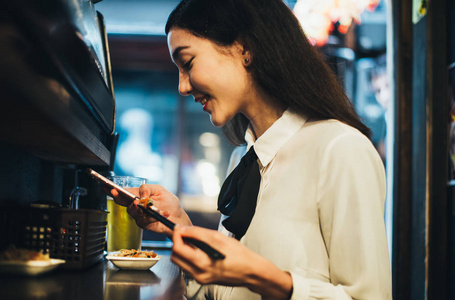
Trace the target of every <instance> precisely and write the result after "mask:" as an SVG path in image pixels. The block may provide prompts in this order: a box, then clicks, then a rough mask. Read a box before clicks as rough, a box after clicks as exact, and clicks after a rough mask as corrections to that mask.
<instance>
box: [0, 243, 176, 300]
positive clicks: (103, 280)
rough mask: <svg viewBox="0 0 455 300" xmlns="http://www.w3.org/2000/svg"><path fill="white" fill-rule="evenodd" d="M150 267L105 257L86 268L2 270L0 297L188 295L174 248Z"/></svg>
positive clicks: (132, 299) (112, 299) (76, 298)
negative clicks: (121, 265)
mask: <svg viewBox="0 0 455 300" xmlns="http://www.w3.org/2000/svg"><path fill="white" fill-rule="evenodd" d="M155 252H157V253H158V254H159V255H161V256H162V258H161V259H160V261H159V262H158V263H157V264H155V265H154V266H153V267H151V268H150V269H149V270H146V271H135V270H121V269H118V268H117V267H115V266H114V265H113V264H112V262H110V261H108V260H106V259H105V258H104V259H103V260H101V261H100V262H98V263H96V264H94V265H93V266H91V267H89V268H87V269H84V270H67V269H64V268H58V269H56V270H54V271H51V272H49V273H46V274H41V275H38V276H20V275H7V274H0V299H4V300H12V299H21V300H26V299H43V300H45V299H65V300H73V299H74V300H79V299H84V300H88V299H94V300H96V299H105V300H108V299H109V300H115V299H128V300H135V299H160V300H161V299H184V298H183V289H184V284H183V280H182V276H181V272H180V269H179V268H178V267H177V266H176V265H175V264H173V263H172V262H171V260H170V250H157V251H155Z"/></svg>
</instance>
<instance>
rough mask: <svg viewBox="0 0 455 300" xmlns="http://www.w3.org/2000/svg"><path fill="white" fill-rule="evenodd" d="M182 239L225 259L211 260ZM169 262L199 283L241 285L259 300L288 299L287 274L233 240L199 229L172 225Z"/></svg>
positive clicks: (289, 285)
mask: <svg viewBox="0 0 455 300" xmlns="http://www.w3.org/2000/svg"><path fill="white" fill-rule="evenodd" d="M182 237H190V238H193V239H197V240H200V241H203V242H205V243H206V244H208V245H210V246H212V247H213V248H215V249H217V250H218V251H220V252H222V253H223V254H224V255H225V256H226V258H225V259H223V260H213V259H211V258H210V257H209V256H208V255H207V254H205V252H203V251H202V250H200V249H198V248H195V247H194V246H192V245H189V244H186V243H185V242H184V241H183V239H182ZM173 242H174V245H173V248H172V255H171V259H172V261H173V262H174V263H176V264H177V265H179V266H180V267H181V268H182V269H183V270H184V271H186V272H188V273H190V274H191V275H192V276H193V277H194V279H196V281H197V282H199V283H201V284H209V283H214V284H221V285H229V286H245V287H247V288H249V289H250V290H252V291H253V292H256V293H259V294H261V295H263V299H288V298H289V296H290V293H291V290H292V278H291V276H290V274H289V273H286V272H284V271H282V270H280V269H279V268H278V267H277V266H275V265H274V264H273V263H272V262H270V261H268V260H267V259H265V258H263V257H262V256H260V255H258V254H256V253H254V252H253V251H251V250H249V249H248V248H247V247H245V246H244V245H242V244H240V243H239V242H238V241H237V240H236V239H234V238H230V237H227V236H225V235H223V234H222V233H220V232H218V231H215V230H210V229H205V228H201V227H197V226H194V227H183V226H176V227H175V229H174V235H173Z"/></svg>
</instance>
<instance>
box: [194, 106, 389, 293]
mask: <svg viewBox="0 0 455 300" xmlns="http://www.w3.org/2000/svg"><path fill="white" fill-rule="evenodd" d="M246 140H247V146H246V147H245V146H243V147H238V148H236V149H235V150H234V152H233V154H232V157H231V162H230V168H229V169H230V171H232V170H233V169H234V168H235V166H236V165H237V163H238V162H239V161H240V159H241V157H242V156H243V155H244V154H245V153H246V151H247V150H248V149H249V148H250V147H251V146H252V145H253V144H254V148H255V151H256V153H257V155H258V157H259V166H260V170H261V176H262V180H261V185H260V189H259V195H258V200H257V207H256V212H255V215H254V217H253V219H252V221H251V224H250V227H249V228H248V230H247V232H246V234H245V235H244V236H243V237H242V239H241V240H240V242H241V243H242V244H244V245H246V246H247V247H248V248H250V249H251V250H252V251H254V252H256V253H258V254H260V255H262V256H264V257H265V258H267V259H269V260H270V261H272V262H273V263H274V264H275V265H277V266H278V267H279V268H280V269H282V270H284V271H289V272H290V273H291V275H292V280H293V286H294V290H293V294H292V298H291V299H299V300H300V299H368V300H374V299H392V290H391V275H390V262H389V254H388V247H387V239H386V233H385V226H384V202H385V196H386V180H385V172H384V166H383V162H382V161H381V159H380V157H379V155H378V153H377V151H376V149H375V148H374V146H373V145H372V144H371V142H370V141H369V140H368V138H367V137H365V136H364V135H363V134H362V133H360V132H359V131H358V130H356V129H354V128H352V127H350V126H348V125H346V124H344V123H341V122H339V121H337V120H323V121H306V120H305V119H303V118H302V117H300V116H298V115H297V114H294V113H291V112H289V111H286V112H285V113H284V114H283V116H282V117H281V118H280V119H278V120H277V121H276V122H275V123H274V124H273V125H272V126H271V127H270V128H269V129H268V130H267V131H266V132H265V133H264V134H263V135H262V136H261V137H260V138H258V139H257V140H256V141H254V136H253V135H252V132H251V130H248V131H247V134H246ZM222 219H223V217H222ZM219 230H220V231H222V232H224V233H225V234H226V235H231V236H232V234H231V233H230V232H228V231H227V230H226V229H225V228H224V227H223V226H222V224H221V223H220V228H219ZM191 290H193V292H191ZM196 290H197V293H196V295H194V292H195V291H196ZM188 292H189V295H188V296H189V297H190V298H191V299H192V298H193V297H191V296H194V299H232V300H239V299H248V300H250V299H260V296H259V295H257V294H254V293H253V292H251V291H250V290H248V289H247V288H242V287H227V286H219V285H207V286H203V287H201V288H198V287H196V286H194V282H193V283H192V284H190V285H189V290H188ZM191 294H193V295H191Z"/></svg>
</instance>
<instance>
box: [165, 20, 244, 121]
mask: <svg viewBox="0 0 455 300" xmlns="http://www.w3.org/2000/svg"><path fill="white" fill-rule="evenodd" d="M168 46H169V51H170V53H171V57H172V59H173V61H174V63H175V64H176V65H177V67H178V69H179V92H180V94H182V95H184V96H188V95H193V97H194V100H195V101H196V102H198V103H201V105H202V106H203V109H204V111H206V112H208V113H209V114H210V117H211V121H212V124H213V125H215V126H217V127H221V126H223V125H224V124H226V123H227V122H228V121H229V120H231V119H232V118H233V117H234V116H235V115H236V114H237V113H243V114H245V115H246V116H247V117H248V105H249V101H250V100H251V98H252V95H253V88H252V80H251V76H250V75H249V73H248V72H247V70H246V68H245V66H246V64H247V63H245V58H248V59H249V61H251V58H250V57H249V53H248V51H245V50H244V47H243V46H242V45H240V44H239V43H234V45H233V46H230V47H227V48H226V47H223V48H222V47H219V46H217V45H215V44H214V43H212V42H211V41H209V40H207V39H204V38H200V37H197V36H195V35H193V34H192V33H190V32H189V31H187V30H183V29H180V28H173V29H172V30H171V31H170V32H169V34H168Z"/></svg>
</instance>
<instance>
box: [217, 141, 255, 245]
mask: <svg viewBox="0 0 455 300" xmlns="http://www.w3.org/2000/svg"><path fill="white" fill-rule="evenodd" d="M257 159H258V156H257V155H256V152H254V148H253V147H251V148H250V150H249V151H248V152H247V154H245V156H243V157H242V159H241V160H240V163H239V164H238V165H237V167H235V169H234V170H233V171H232V172H231V174H229V176H228V177H227V178H226V180H225V181H224V183H223V186H222V187H221V191H220V195H219V197H218V210H219V211H220V212H221V213H222V214H223V215H226V216H228V218H226V219H225V220H224V221H223V222H222V223H223V226H224V227H226V229H227V230H229V231H230V232H232V233H233V234H234V235H235V238H236V239H238V240H240V239H241V238H242V236H243V235H244V234H245V232H246V230H247V229H248V226H250V223H251V219H252V218H253V216H254V212H255V210H256V202H257V197H258V192H259V185H260V183H261V174H260V173H259V165H258V162H257Z"/></svg>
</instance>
